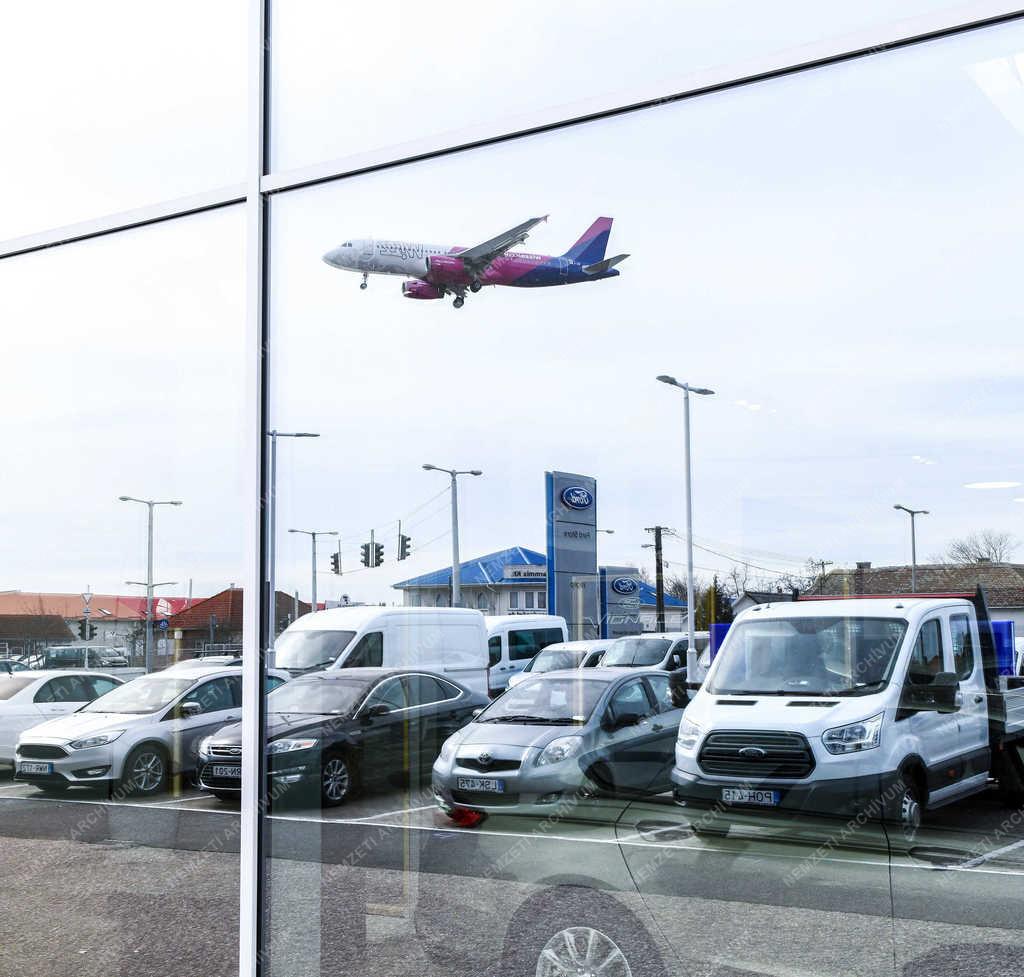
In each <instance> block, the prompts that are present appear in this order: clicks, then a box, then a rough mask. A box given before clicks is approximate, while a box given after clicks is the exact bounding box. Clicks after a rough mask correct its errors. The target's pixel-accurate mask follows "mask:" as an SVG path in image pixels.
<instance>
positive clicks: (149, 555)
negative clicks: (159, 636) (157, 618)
mask: <svg viewBox="0 0 1024 977" xmlns="http://www.w3.org/2000/svg"><path fill="white" fill-rule="evenodd" d="M117 500H118V501H119V502H138V503H139V504H140V505H144V506H146V508H147V509H148V510H149V511H148V513H147V517H148V518H147V526H146V582H145V583H144V584H143V583H140V582H138V581H135V582H134V584H133V585H134V586H140V587H145V588H146V652H145V667H146V672H147V674H148V673H149V672H151V671H153V589H154V588H155V587H164V586H167V585H168V584H169V583H170V581H167V582H165V583H158V584H155V583H153V510H154V509H155V508H156V507H157V506H158V505H181V503H180V502H179V501H177V500H168V501H157V500H156V499H137V498H135V497H134V496H132V495H119V496H118V497H117ZM128 582H131V581H128Z"/></svg>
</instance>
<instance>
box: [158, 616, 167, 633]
mask: <svg viewBox="0 0 1024 977" xmlns="http://www.w3.org/2000/svg"><path fill="white" fill-rule="evenodd" d="M156 626H157V627H158V628H159V629H160V630H161V631H166V630H167V629H168V628H169V627H170V624H168V623H167V619H166V618H164V619H163V620H161V621H157V625H156Z"/></svg>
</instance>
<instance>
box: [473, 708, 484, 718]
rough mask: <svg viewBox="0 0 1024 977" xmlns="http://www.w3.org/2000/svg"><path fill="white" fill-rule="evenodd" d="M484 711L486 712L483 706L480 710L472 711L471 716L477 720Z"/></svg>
mask: <svg viewBox="0 0 1024 977" xmlns="http://www.w3.org/2000/svg"><path fill="white" fill-rule="evenodd" d="M483 711H484V707H483V706H481V707H480V708H479V709H474V710H473V711H472V713H470V715H471V716H472V718H473V719H476V717H477V716H479V715H480V713H482V712H483Z"/></svg>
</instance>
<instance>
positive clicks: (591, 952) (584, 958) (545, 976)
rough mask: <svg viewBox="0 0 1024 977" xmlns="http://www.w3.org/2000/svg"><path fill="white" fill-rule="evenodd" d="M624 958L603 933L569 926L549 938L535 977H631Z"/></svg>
mask: <svg viewBox="0 0 1024 977" xmlns="http://www.w3.org/2000/svg"><path fill="white" fill-rule="evenodd" d="M632 974H633V971H632V970H631V969H630V966H629V962H628V961H627V960H626V955H625V954H624V953H623V952H622V950H621V949H619V946H618V944H617V943H616V942H615V941H614V940H613V939H612V938H611V937H610V936H608V935H607V934H605V933H602V932H601V931H600V930H596V929H593V928H592V927H590V926H572V927H570V928H569V929H564V930H561V931H560V932H558V933H556V934H555V935H554V936H552V937H551V939H550V940H548V942H547V943H546V944H545V945H544V949H543V950H541V951H540V957H539V958H538V959H537V971H536V977H632Z"/></svg>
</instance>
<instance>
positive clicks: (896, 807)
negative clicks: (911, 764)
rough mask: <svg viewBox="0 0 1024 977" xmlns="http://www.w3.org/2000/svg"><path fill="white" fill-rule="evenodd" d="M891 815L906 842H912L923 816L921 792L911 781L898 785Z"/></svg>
mask: <svg viewBox="0 0 1024 977" xmlns="http://www.w3.org/2000/svg"><path fill="white" fill-rule="evenodd" d="M893 813H894V815H895V818H896V822H897V823H898V824H899V826H900V829H901V830H902V831H903V835H904V837H905V838H906V839H907V840H908V841H913V840H914V838H915V837H916V835H917V829H918V828H920V827H921V817H922V815H923V814H924V805H923V804H922V803H921V792H920V789H919V788H918V786H917V784H915V783H914V782H913V781H909V780H907V781H904V782H903V783H901V784H900V789H899V793H897V795H896V797H895V799H894V803H893Z"/></svg>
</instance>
